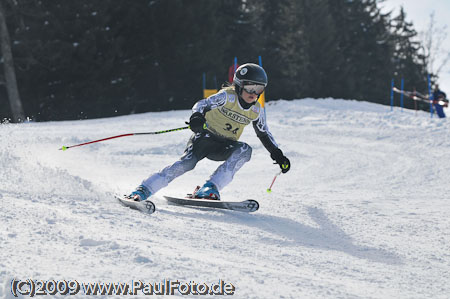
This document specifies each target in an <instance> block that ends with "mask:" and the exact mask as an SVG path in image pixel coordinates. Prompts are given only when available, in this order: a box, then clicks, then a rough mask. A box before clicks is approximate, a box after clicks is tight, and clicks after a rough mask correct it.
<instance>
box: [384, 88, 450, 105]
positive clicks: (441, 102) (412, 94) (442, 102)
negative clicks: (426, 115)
mask: <svg viewBox="0 0 450 299" xmlns="http://www.w3.org/2000/svg"><path fill="white" fill-rule="evenodd" d="M392 90H393V91H395V92H397V93H400V94H404V95H405V96H407V97H408V98H410V99H413V100H414V101H422V102H425V103H430V102H431V103H433V104H439V105H441V106H444V107H447V106H448V100H430V98H429V97H428V96H426V95H424V94H422V93H420V92H418V91H406V90H400V89H398V88H396V87H394V88H392Z"/></svg>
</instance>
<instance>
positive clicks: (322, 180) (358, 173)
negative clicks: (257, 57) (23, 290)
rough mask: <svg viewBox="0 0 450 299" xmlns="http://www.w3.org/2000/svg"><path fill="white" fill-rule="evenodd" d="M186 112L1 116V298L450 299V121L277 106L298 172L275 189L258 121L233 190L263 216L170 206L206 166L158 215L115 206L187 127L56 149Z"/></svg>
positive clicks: (307, 104) (341, 104) (206, 168)
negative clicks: (39, 285) (17, 294)
mask: <svg viewBox="0 0 450 299" xmlns="http://www.w3.org/2000/svg"><path fill="white" fill-rule="evenodd" d="M189 115H190V111H187V110H185V111H170V112H161V113H145V114H139V115H131V116H122V117H115V118H109V119H99V120H83V121H65V122H48V123H28V124H21V125H14V124H7V125H0V136H1V137H0V138H1V144H0V166H1V171H0V201H1V210H0V297H6V298H10V297H11V298H12V297H13V296H12V294H11V291H10V289H11V287H10V285H11V281H12V280H13V279H22V280H26V279H35V280H56V281H59V280H77V281H78V282H123V283H129V282H132V281H138V280H142V281H144V282H161V281H163V280H164V279H167V280H172V281H176V280H178V281H180V282H183V283H189V282H196V283H207V284H212V283H217V282H218V281H219V280H223V281H225V282H227V283H231V284H233V285H234V287H235V293H234V297H235V298H450V284H449V281H450V217H449V213H450V192H449V191H450V186H449V183H448V178H449V177H450V163H449V159H450V157H449V151H450V134H449V132H450V124H449V122H448V120H447V119H438V118H436V117H434V118H432V119H431V118H430V116H429V114H428V113H425V112H418V113H417V114H416V113H415V112H414V111H410V110H404V111H403V112H400V110H398V109H396V110H395V111H394V112H390V110H389V107H386V106H381V105H376V104H371V103H365V102H356V101H344V100H333V99H320V100H313V99H306V100H296V101H283V100H280V101H275V102H270V103H269V104H268V105H267V117H268V123H269V127H270V129H271V131H272V133H273V135H274V137H275V139H276V140H277V142H278V143H279V144H280V146H281V148H282V149H283V151H284V153H285V154H286V155H287V156H288V157H289V158H290V160H291V162H292V168H291V171H290V172H288V173H287V174H283V175H280V176H279V177H278V179H277V181H276V183H275V185H274V186H273V192H272V193H271V194H268V193H266V189H267V188H268V186H269V185H270V183H271V181H272V179H273V177H274V175H275V174H276V173H277V172H278V170H279V168H278V166H277V165H273V164H272V161H271V160H270V158H269V155H268V153H267V152H266V150H265V149H264V147H263V146H262V145H261V143H260V142H259V140H258V139H257V138H256V136H255V134H254V131H253V129H252V128H247V130H246V131H245V132H244V134H243V136H242V138H241V139H242V140H243V141H246V142H248V143H249V144H250V145H251V146H252V147H253V157H252V160H251V161H250V162H249V163H247V164H246V165H245V166H244V167H243V168H242V169H241V170H240V171H239V172H238V173H237V174H236V176H235V179H234V181H233V182H232V183H231V184H230V185H228V186H227V187H226V188H225V189H224V190H223V191H222V193H221V194H222V198H223V199H227V200H240V199H246V198H254V199H257V200H259V202H260V205H261V207H260V210H259V211H258V212H256V213H253V214H245V213H240V212H232V211H215V210H210V209H198V208H183V207H177V206H171V205H167V204H166V202H165V201H164V200H163V199H162V195H164V194H168V195H178V196H180V195H184V194H185V193H187V192H190V191H192V189H193V188H194V187H195V186H196V185H197V184H202V183H203V182H204V181H205V179H207V178H208V176H209V174H211V173H212V172H213V170H214V169H215V168H216V167H217V166H218V165H219V164H218V162H213V161H208V160H204V161H201V162H200V163H199V164H198V165H197V168H196V169H195V170H193V171H192V172H190V173H189V174H187V175H185V176H182V177H180V178H178V179H176V180H175V181H174V182H172V183H171V184H170V185H169V187H167V188H165V189H163V190H161V191H160V192H159V193H158V194H157V195H156V196H155V197H154V202H155V203H156V205H157V211H156V213H155V214H153V215H151V216H147V215H144V214H141V213H139V212H136V211H134V210H131V209H126V208H124V207H122V206H120V205H119V204H117V203H116V202H115V201H114V199H113V197H112V194H113V193H119V194H125V193H129V192H130V191H131V190H133V189H134V187H136V186H137V185H138V184H139V183H140V182H141V180H142V179H144V178H146V177H147V176H148V175H150V174H151V173H153V172H155V171H157V170H159V169H161V168H163V167H165V166H166V165H168V164H170V163H172V162H174V161H175V160H176V159H178V157H179V156H180V155H181V154H182V152H183V150H184V146H185V144H186V141H187V139H188V138H189V136H190V132H189V131H188V130H184V131H179V132H173V133H168V134H163V135H151V136H133V137H124V138H120V139H116V140H111V141H105V142H101V143H96V144H92V145H88V146H84V147H79V148H73V149H69V150H67V151H64V152H63V151H59V150H58V148H60V147H61V146H62V145H73V144H77V143H81V142H86V141H89V140H95V139H100V138H104V137H109V136H113V135H118V134H123V133H130V132H145V131H155V130H163V129H167V128H175V127H179V126H183V125H184V121H185V120H187V119H188V117H189ZM25 297H27V296H25ZM64 297H66V296H60V298H64ZM75 297H78V298H84V297H85V295H84V294H82V292H79V293H78V295H76V296H75ZM97 297H99V296H97ZM134 297H139V296H134ZM159 297H161V296H159ZM180 297H181V296H180ZM193 297H194V296H193ZM195 298H198V296H195Z"/></svg>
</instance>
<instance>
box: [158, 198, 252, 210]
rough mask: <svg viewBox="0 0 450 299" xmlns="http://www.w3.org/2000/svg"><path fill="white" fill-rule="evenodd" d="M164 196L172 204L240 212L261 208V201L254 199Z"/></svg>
mask: <svg viewBox="0 0 450 299" xmlns="http://www.w3.org/2000/svg"><path fill="white" fill-rule="evenodd" d="M164 198H165V199H166V200H167V201H168V202H169V203H171V204H175V205H180V206H191V207H205V208H215V209H225V210H234V211H240V212H248V213H250V212H255V211H256V210H258V209H259V203H258V202H257V201H256V200H253V199H247V200H244V201H237V202H234V201H220V200H210V199H191V198H177V197H170V196H164Z"/></svg>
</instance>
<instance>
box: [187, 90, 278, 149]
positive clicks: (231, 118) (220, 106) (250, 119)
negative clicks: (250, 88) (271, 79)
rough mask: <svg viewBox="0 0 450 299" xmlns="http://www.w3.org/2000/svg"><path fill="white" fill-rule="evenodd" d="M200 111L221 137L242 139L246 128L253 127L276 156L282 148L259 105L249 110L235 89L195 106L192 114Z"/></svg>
mask: <svg viewBox="0 0 450 299" xmlns="http://www.w3.org/2000/svg"><path fill="white" fill-rule="evenodd" d="M195 112H200V113H202V114H203V115H204V116H205V119H206V124H207V129H206V130H208V131H209V132H210V133H212V134H213V135H215V136H218V137H219V138H225V139H230V140H233V141H237V140H239V138H240V137H241V134H242V132H243V131H244V128H245V127H246V126H247V125H249V124H250V123H252V124H253V128H254V129H255V132H256V135H257V136H258V138H259V139H260V140H261V142H262V144H263V145H264V147H265V148H266V149H267V150H268V151H269V152H270V153H273V152H274V151H275V150H276V149H278V144H277V143H276V142H275V140H274V138H273V136H272V134H271V133H270V131H269V128H268V126H267V124H266V117H265V114H264V111H263V110H262V108H261V105H260V103H259V102H256V103H255V104H254V105H252V106H251V107H250V108H248V109H244V108H243V107H242V105H241V104H240V103H239V98H238V95H237V93H236V91H235V90H234V87H233V86H230V87H226V88H224V89H222V90H220V91H219V92H218V93H216V94H213V95H212V96H210V97H208V98H206V99H203V100H200V101H198V102H197V103H196V104H195V105H194V107H192V113H195Z"/></svg>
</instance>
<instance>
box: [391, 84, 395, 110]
mask: <svg viewBox="0 0 450 299" xmlns="http://www.w3.org/2000/svg"><path fill="white" fill-rule="evenodd" d="M393 110H394V79H392V80H391V111H393Z"/></svg>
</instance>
